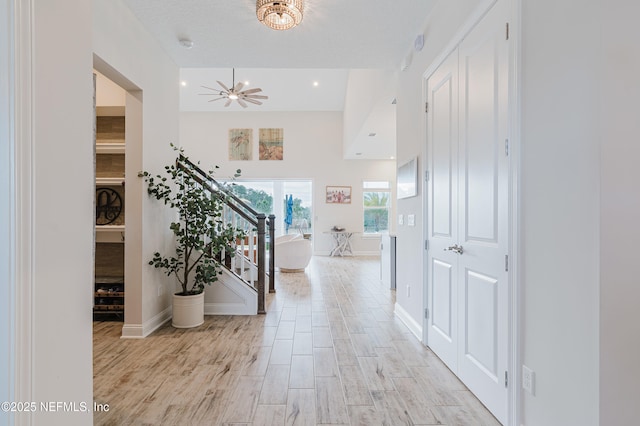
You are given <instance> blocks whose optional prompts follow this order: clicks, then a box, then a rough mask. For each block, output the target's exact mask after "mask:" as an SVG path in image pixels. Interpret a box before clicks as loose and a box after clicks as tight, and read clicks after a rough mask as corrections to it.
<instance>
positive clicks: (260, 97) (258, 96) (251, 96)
mask: <svg viewBox="0 0 640 426" xmlns="http://www.w3.org/2000/svg"><path fill="white" fill-rule="evenodd" d="M247 98H252V99H269V97H268V96H266V95H248V96H247Z"/></svg>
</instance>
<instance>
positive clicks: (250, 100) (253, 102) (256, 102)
mask: <svg viewBox="0 0 640 426" xmlns="http://www.w3.org/2000/svg"><path fill="white" fill-rule="evenodd" d="M244 100H245V101H247V102H251V103H252V104H256V105H262V102H260V101H256V100H255V99H251V98H244Z"/></svg>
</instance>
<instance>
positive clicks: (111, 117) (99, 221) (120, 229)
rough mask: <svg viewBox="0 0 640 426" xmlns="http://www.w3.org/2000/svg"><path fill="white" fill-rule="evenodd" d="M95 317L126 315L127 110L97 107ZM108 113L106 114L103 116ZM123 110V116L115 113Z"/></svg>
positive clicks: (121, 316)
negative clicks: (125, 196)
mask: <svg viewBox="0 0 640 426" xmlns="http://www.w3.org/2000/svg"><path fill="white" fill-rule="evenodd" d="M96 112H97V117H96V179H95V184H96V227H95V230H96V250H95V252H96V264H95V281H94V294H93V296H94V298H93V299H94V301H93V312H94V316H98V315H107V316H109V317H111V318H113V317H117V318H120V319H123V317H124V306H125V304H124V300H125V280H124V241H125V229H126V227H125V223H124V209H125V205H124V191H125V189H124V183H125V169H124V159H125V146H126V145H125V123H124V109H120V108H116V109H114V108H107V109H105V108H102V109H100V108H97V109H96ZM104 113H106V115H101V114H104ZM116 113H120V115H115V114H116Z"/></svg>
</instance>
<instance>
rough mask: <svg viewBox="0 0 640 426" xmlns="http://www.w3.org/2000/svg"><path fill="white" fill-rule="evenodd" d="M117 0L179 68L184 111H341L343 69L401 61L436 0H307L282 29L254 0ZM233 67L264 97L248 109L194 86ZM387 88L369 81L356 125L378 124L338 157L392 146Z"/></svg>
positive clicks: (225, 75) (227, 75)
mask: <svg viewBox="0 0 640 426" xmlns="http://www.w3.org/2000/svg"><path fill="white" fill-rule="evenodd" d="M124 1H125V2H126V3H127V5H128V6H129V8H130V9H131V10H132V11H133V13H134V14H135V15H136V16H137V18H138V20H139V21H140V22H141V23H142V25H143V26H145V27H146V28H147V30H148V31H149V32H150V33H151V35H152V36H153V37H154V38H155V39H157V40H158V42H159V43H160V45H161V46H162V48H163V49H164V50H165V51H166V52H167V53H168V54H169V56H170V57H171V58H172V59H173V60H174V61H175V63H176V64H177V65H178V66H179V67H180V68H181V71H180V79H181V81H182V84H183V86H182V87H181V89H180V91H181V92H180V109H181V110H182V111H243V110H244V111H341V110H343V109H344V101H345V92H346V88H347V82H348V76H349V70H350V69H385V70H393V71H395V70H398V69H399V68H400V63H401V62H402V61H403V59H404V58H405V57H406V56H407V55H408V54H409V52H410V51H411V49H412V47H413V43H414V40H415V38H416V37H417V35H418V34H422V32H423V27H424V24H425V22H426V19H427V16H428V15H429V13H430V11H431V9H432V8H433V6H434V5H435V4H436V3H437V1H438V0H387V1H381V0H305V12H304V19H303V20H302V23H301V24H300V25H299V26H297V27H295V28H293V29H290V30H287V31H274V30H272V29H270V28H267V27H266V26H264V25H263V24H261V23H260V22H259V21H258V20H257V18H256V13H255V0H227V1H223V0H173V1H171V0H124ZM180 39H189V40H191V41H193V47H192V48H191V49H186V48H184V47H183V46H181V45H180V43H179V40H180ZM232 68H235V69H236V81H238V80H243V81H244V80H249V81H250V87H249V88H253V87H260V88H262V89H263V94H266V95H267V96H269V99H268V100H266V101H264V104H263V105H260V106H258V105H249V107H248V108H247V109H246V110H245V109H243V108H242V107H240V106H239V105H238V104H237V103H236V102H234V103H233V104H232V105H230V106H229V107H228V108H225V107H224V101H217V102H208V100H209V99H211V97H210V96H209V97H208V96H203V95H200V93H207V92H208V91H207V90H205V89H202V87H201V86H209V87H214V88H217V87H218V85H217V83H216V80H220V81H222V82H223V83H225V84H226V85H230V84H231V71H232ZM314 81H317V82H318V85H317V86H313V82H314ZM389 86H394V82H392V81H390V82H389ZM387 89H388V88H386V87H375V88H372V90H374V91H375V93H380V94H381V95H380V99H377V100H376V99H371V101H372V104H371V108H370V109H371V111H378V113H376V114H373V113H371V114H370V116H369V117H368V118H367V119H366V120H365V122H363V123H361V125H362V126H363V129H362V131H363V132H365V133H366V132H367V131H368V130H367V129H369V128H373V127H375V128H376V129H377V130H376V132H378V136H377V137H376V138H358V139H357V140H355V141H348V142H349V143H348V145H349V148H348V149H347V150H346V151H347V152H345V158H361V159H375V158H377V159H382V158H386V159H388V158H390V157H391V156H393V155H395V112H394V111H395V110H394V109H390V108H389V107H388V106H387V104H388V103H389V99H392V98H393V95H392V96H387V95H385V96H382V94H383V93H386V92H387ZM374 104H375V105H374ZM380 111H386V113H385V114H382V113H380ZM372 124H375V126H372ZM365 127H366V129H365ZM383 129H384V130H383ZM356 152H358V153H359V154H357V155H356V154H355V153H356Z"/></svg>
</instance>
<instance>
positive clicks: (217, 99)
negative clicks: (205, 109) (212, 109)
mask: <svg viewBox="0 0 640 426" xmlns="http://www.w3.org/2000/svg"><path fill="white" fill-rule="evenodd" d="M220 99H225V97H224V96H221V97H219V98H215V99H211V100H209V101H208V102H213V101H219V100H220Z"/></svg>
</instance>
